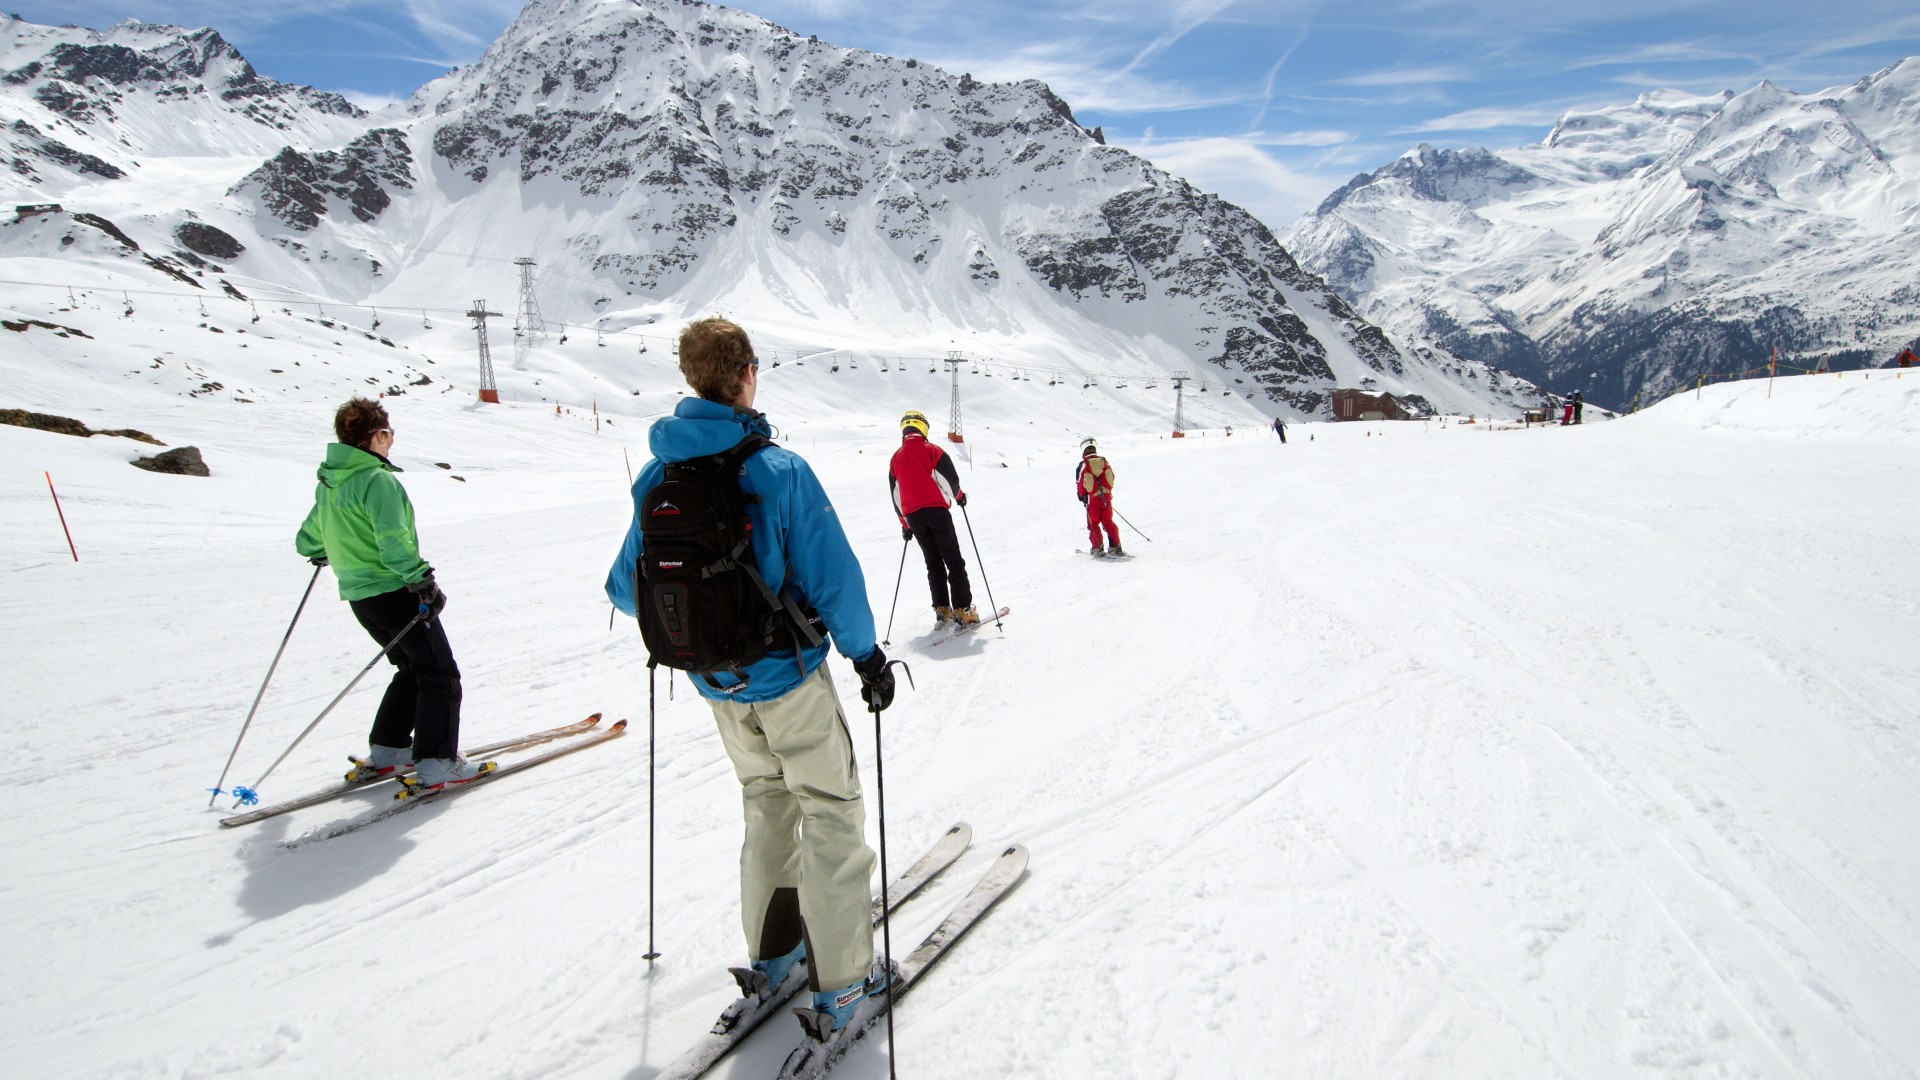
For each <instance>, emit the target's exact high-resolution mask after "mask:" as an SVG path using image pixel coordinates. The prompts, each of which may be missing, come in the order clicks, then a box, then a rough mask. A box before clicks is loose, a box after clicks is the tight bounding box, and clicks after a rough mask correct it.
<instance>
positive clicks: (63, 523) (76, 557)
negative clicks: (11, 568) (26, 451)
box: [40, 472, 80, 562]
mask: <svg viewBox="0 0 1920 1080" xmlns="http://www.w3.org/2000/svg"><path fill="white" fill-rule="evenodd" d="M40 475H41V476H44V477H46V478H47V494H49V495H51V496H53V512H54V513H56V514H59V515H60V531H61V532H63V533H66V534H67V550H68V551H71V552H73V561H74V562H79V561H80V552H79V550H78V549H76V548H75V547H74V546H73V530H72V529H69V528H67V512H66V511H65V510H62V509H60V493H59V492H57V491H55V490H53V474H52V473H50V472H42V473H41V474H40Z"/></svg>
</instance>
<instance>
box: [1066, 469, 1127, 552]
mask: <svg viewBox="0 0 1920 1080" xmlns="http://www.w3.org/2000/svg"><path fill="white" fill-rule="evenodd" d="M1073 492H1074V494H1075V495H1078V496H1079V497H1080V501H1081V502H1082V503H1085V504H1086V507H1087V546H1088V547H1090V548H1092V549H1093V550H1095V551H1098V550H1099V549H1100V543H1101V537H1100V531H1101V530H1102V529H1105V530H1106V534H1107V538H1108V543H1110V544H1111V545H1112V546H1113V547H1119V546H1120V529H1119V528H1118V527H1117V526H1115V525H1114V523H1113V466H1112V465H1109V464H1107V459H1106V458H1103V457H1101V456H1100V455H1099V454H1088V455H1086V456H1085V457H1083V458H1081V459H1080V466H1079V467H1078V468H1076V469H1074V470H1073Z"/></svg>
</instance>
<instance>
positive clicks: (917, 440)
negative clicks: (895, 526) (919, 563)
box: [887, 431, 960, 525]
mask: <svg viewBox="0 0 1920 1080" xmlns="http://www.w3.org/2000/svg"><path fill="white" fill-rule="evenodd" d="M887 490H888V491H889V492H890V493H891V494H892V495H893V510H894V513H896V514H898V515H900V523H901V524H902V525H905V524H906V518H907V515H908V514H911V513H913V512H914V511H915V510H925V509H926V508H927V507H929V506H940V507H946V506H952V505H953V501H954V499H955V497H957V496H958V495H959V494H960V474H959V472H957V471H955V469H954V467H953V459H952V458H950V457H948V456H947V455H946V452H945V451H943V450H941V449H940V448H939V447H937V446H935V445H933V444H932V443H930V442H928V441H927V440H926V438H925V437H924V436H922V435H921V434H920V433H919V432H917V431H915V432H911V433H909V434H908V435H906V436H905V437H904V438H902V439H901V440H900V449H898V450H895V451H894V452H893V462H892V463H891V465H889V466H888V471H887Z"/></svg>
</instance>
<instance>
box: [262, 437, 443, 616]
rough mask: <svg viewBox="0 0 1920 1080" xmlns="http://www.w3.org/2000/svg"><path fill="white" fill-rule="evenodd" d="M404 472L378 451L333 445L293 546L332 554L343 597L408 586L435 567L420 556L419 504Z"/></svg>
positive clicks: (305, 553)
mask: <svg viewBox="0 0 1920 1080" xmlns="http://www.w3.org/2000/svg"><path fill="white" fill-rule="evenodd" d="M399 471H400V469H399V467H398V466H396V465H394V464H393V463H392V462H390V461H388V460H386V459H385V458H383V457H381V456H380V455H378V454H370V453H368V452H366V451H365V450H362V449H360V448H358V447H354V446H348V445H346V444H345V443H328V444H327V460H326V463H325V464H324V465H321V466H320V470H319V472H318V473H317V474H316V475H318V476H319V478H320V485H319V486H318V487H316V488H314V491H313V511H312V512H311V513H309V514H308V515H307V520H306V521H305V522H302V523H301V525H300V532H299V534H298V535H297V536H295V537H294V540H293V548H294V550H295V551H298V552H299V553H300V554H301V555H303V556H305V557H306V558H309V559H311V558H314V557H315V556H318V555H325V556H326V557H327V562H328V563H329V564H330V565H332V567H333V576H334V577H335V578H336V579H338V581H339V582H340V599H342V600H364V599H366V598H367V597H369V596H379V595H380V594H381V593H390V592H392V591H394V590H395V589H402V588H405V587H406V586H407V585H409V584H411V583H413V582H416V581H419V580H420V579H421V578H423V577H425V576H426V575H427V574H428V573H429V572H430V571H431V570H432V569H433V568H432V567H430V566H428V565H427V564H426V563H425V562H424V561H422V560H421V558H420V543H419V541H418V539H417V538H416V537H415V536H414V531H413V503H412V501H411V500H409V499H408V498H407V490H406V489H405V488H403V487H401V486H400V481H398V480H396V479H394V477H393V474H394V473H397V472H399Z"/></svg>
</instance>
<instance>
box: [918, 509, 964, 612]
mask: <svg viewBox="0 0 1920 1080" xmlns="http://www.w3.org/2000/svg"><path fill="white" fill-rule="evenodd" d="M907 527H908V528H909V529H912V530H913V538H914V539H915V540H918V541H920V554H922V555H924V556H926V559H927V588H928V590H930V591H931V592H932V593H933V606H934V607H951V608H964V607H972V606H973V587H972V586H971V585H969V584H967V560H966V559H964V558H962V557H961V555H960V537H959V535H958V534H956V533H955V532H954V531H953V511H951V510H949V509H947V508H946V507H944V506H929V507H926V508H924V509H921V510H915V511H914V512H913V513H911V514H908V515H907Z"/></svg>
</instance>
